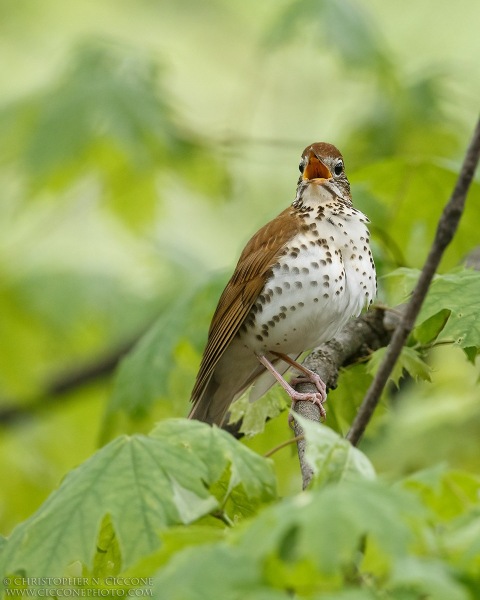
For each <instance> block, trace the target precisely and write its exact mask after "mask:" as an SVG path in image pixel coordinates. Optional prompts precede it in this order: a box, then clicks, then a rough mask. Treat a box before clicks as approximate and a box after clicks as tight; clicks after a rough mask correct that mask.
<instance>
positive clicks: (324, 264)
mask: <svg viewBox="0 0 480 600" xmlns="http://www.w3.org/2000/svg"><path fill="white" fill-rule="evenodd" d="M331 220H332V221H333V222H331V221H330V220H328V219H323V220H322V221H321V223H320V224H317V225H316V226H317V232H318V235H316V237H315V238H313V239H315V242H313V243H312V234H311V233H310V232H307V233H308V235H306V234H305V233H301V234H298V235H297V236H296V237H295V238H294V240H292V242H290V243H289V250H288V253H286V254H285V255H283V256H281V257H280V259H279V260H278V263H277V264H275V265H274V267H273V270H272V276H271V277H270V279H269V280H268V281H267V283H266V285H265V287H264V290H263V291H262V293H261V294H260V296H259V298H258V300H257V302H256V304H255V306H254V307H253V309H252V312H251V313H250V315H249V318H247V321H246V326H245V327H244V328H243V329H242V330H241V331H240V333H239V336H240V338H241V340H242V341H243V343H244V345H245V346H247V347H248V348H249V349H252V350H253V351H254V352H256V353H264V352H266V351H268V350H271V351H274V350H277V351H278V352H283V353H285V354H295V353H300V352H303V351H305V350H308V349H311V348H314V347H315V346H318V345H319V344H321V343H323V342H326V341H328V340H330V339H332V338H333V337H334V336H335V334H336V333H337V332H338V331H340V330H341V329H342V328H343V327H344V326H345V324H346V323H347V321H348V320H349V319H350V318H351V317H352V316H357V315H358V314H360V312H361V310H362V308H363V307H364V306H365V305H366V304H367V305H368V304H370V303H371V302H372V300H373V298H374V296H375V293H376V278H375V268H374V265H373V260H372V257H371V252H370V249H369V246H368V241H369V234H368V230H367V228H366V226H365V221H366V218H365V217H364V215H363V214H362V213H360V212H359V211H356V210H355V209H350V210H349V212H348V214H345V213H343V214H341V215H338V214H334V215H332V217H331ZM309 222H312V223H313V222H315V220H314V219H313V218H311V219H310V220H306V223H307V224H309ZM346 229H347V230H348V234H346V233H345V230H346ZM287 261H288V264H287Z"/></svg>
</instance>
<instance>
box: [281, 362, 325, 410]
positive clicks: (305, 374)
mask: <svg viewBox="0 0 480 600" xmlns="http://www.w3.org/2000/svg"><path fill="white" fill-rule="evenodd" d="M302 367H303V365H302ZM303 369H304V370H302V373H301V374H300V375H296V376H295V377H292V379H290V383H291V384H292V385H297V383H305V382H306V381H309V382H310V383H313V385H314V386H315V387H316V388H317V390H318V391H319V392H320V394H321V395H322V396H323V397H324V400H323V401H324V402H325V400H326V398H327V386H326V385H325V382H324V381H323V379H322V378H321V377H320V375H318V373H315V372H314V371H310V369H307V368H306V367H303Z"/></svg>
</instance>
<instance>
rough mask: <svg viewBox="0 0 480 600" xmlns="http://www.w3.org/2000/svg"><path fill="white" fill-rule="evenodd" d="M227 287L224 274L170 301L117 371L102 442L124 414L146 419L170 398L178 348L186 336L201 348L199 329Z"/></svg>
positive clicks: (181, 289) (183, 292)
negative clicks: (214, 300)
mask: <svg viewBox="0 0 480 600" xmlns="http://www.w3.org/2000/svg"><path fill="white" fill-rule="evenodd" d="M224 283H225V281H224V276H223V274H222V276H215V277H213V278H212V279H211V280H210V281H208V282H207V283H206V284H203V285H202V286H200V287H199V288H194V289H193V290H191V291H189V292H187V291H186V290H185V289H184V288H180V290H177V292H178V296H179V297H172V298H170V299H169V300H167V304H168V306H167V308H166V309H165V311H164V312H163V314H162V315H161V316H160V317H159V318H158V320H157V321H156V323H154V325H153V326H152V327H151V328H150V329H149V330H148V331H147V332H146V333H145V334H144V335H143V336H142V337H141V338H140V340H139V341H138V342H137V344H136V345H135V347H134V348H133V349H132V350H131V351H130V352H129V353H128V354H127V355H126V356H125V358H123V360H122V361H121V363H120V365H119V367H118V369H117V371H116V374H115V378H114V382H113V391H112V395H111V397H110V401H109V403H108V406H107V409H106V411H105V417H104V430H103V433H102V438H103V439H106V438H108V436H109V435H110V432H111V431H112V430H114V425H115V422H116V417H118V416H119V413H125V414H126V415H128V417H129V418H130V419H132V420H135V419H140V418H143V417H145V416H146V415H147V414H148V413H149V412H150V411H151V409H152V406H153V404H154V402H155V401H156V400H158V399H159V398H160V397H161V396H165V395H167V394H168V392H169V382H170V377H171V374H172V371H173V370H174V368H175V362H176V356H175V353H176V350H177V348H178V347H179V346H180V344H181V342H182V340H183V339H184V336H185V333H186V332H188V335H189V338H190V341H192V342H196V344H197V345H198V346H199V347H200V346H201V343H203V342H204V340H203V333H202V336H199V335H198V332H199V331H201V327H200V325H201V324H204V325H205V328H204V330H203V332H205V331H206V330H207V327H208V319H209V318H210V316H211V312H212V310H213V305H212V298H213V297H215V296H217V295H219V293H220V290H221V289H222V287H223V285H224ZM192 385H193V382H192Z"/></svg>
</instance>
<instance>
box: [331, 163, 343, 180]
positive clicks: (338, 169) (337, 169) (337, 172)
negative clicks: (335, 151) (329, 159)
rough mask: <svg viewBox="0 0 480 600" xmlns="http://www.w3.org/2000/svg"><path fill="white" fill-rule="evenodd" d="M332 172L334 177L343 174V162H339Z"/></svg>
mask: <svg viewBox="0 0 480 600" xmlns="http://www.w3.org/2000/svg"><path fill="white" fill-rule="evenodd" d="M333 172H334V174H335V175H337V177H338V175H341V174H342V173H343V160H339V161H338V162H337V164H336V165H335V166H334V167H333Z"/></svg>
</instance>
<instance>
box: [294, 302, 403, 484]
mask: <svg viewBox="0 0 480 600" xmlns="http://www.w3.org/2000/svg"><path fill="white" fill-rule="evenodd" d="M399 320H400V312H399V311H398V310H389V309H384V308H378V307H374V308H372V310H370V311H369V312H368V313H365V314H363V315H361V316H360V317H358V318H357V319H353V320H352V321H350V322H349V323H348V324H347V326H346V327H345V328H344V329H343V330H342V331H341V332H340V333H339V334H338V335H337V336H336V337H335V338H334V339H333V340H330V341H329V342H326V343H325V344H322V345H321V346H319V347H318V348H317V349H316V350H314V351H313V352H312V353H311V354H309V355H308V356H307V358H306V359H305V361H304V365H305V366H306V367H307V368H309V369H311V370H312V371H315V372H316V373H318V374H319V375H320V377H321V378H322V379H323V381H324V382H325V384H326V386H327V388H328V389H333V388H335V387H336V385H337V379H338V373H339V371H340V369H341V367H344V366H348V365H349V364H352V363H354V362H356V361H358V360H360V359H362V358H365V357H367V356H369V355H370V354H371V353H372V352H373V351H374V350H377V349H378V348H383V347H384V346H386V345H387V344H388V342H389V341H390V339H391V336H392V334H393V331H394V329H395V327H396V325H397V324H398V322H399ZM295 389H297V390H298V391H299V392H315V391H316V388H315V386H314V385H313V384H311V383H309V382H305V383H304V382H302V383H299V384H297V385H296V386H295ZM293 410H294V411H295V412H296V413H298V414H300V415H302V416H303V417H305V418H306V419H310V420H312V421H320V411H319V409H318V407H317V406H316V405H315V404H313V403H312V402H304V401H301V402H296V403H295V406H294V408H293ZM294 431H295V436H302V437H299V439H298V442H297V449H298V457H299V461H300V469H301V472H302V480H303V489H305V488H306V487H307V486H308V484H309V483H310V480H311V479H312V476H313V471H312V469H311V468H310V465H309V464H308V462H307V461H306V460H305V446H306V443H305V439H304V438H303V430H302V428H301V426H300V425H299V424H298V423H297V421H295V422H294Z"/></svg>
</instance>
